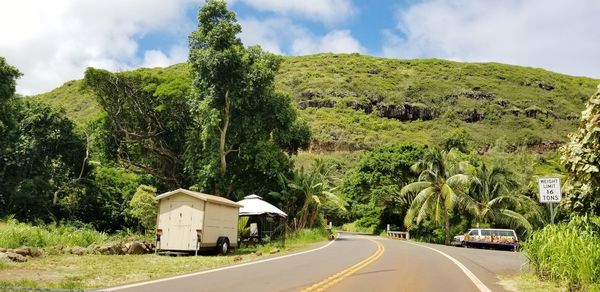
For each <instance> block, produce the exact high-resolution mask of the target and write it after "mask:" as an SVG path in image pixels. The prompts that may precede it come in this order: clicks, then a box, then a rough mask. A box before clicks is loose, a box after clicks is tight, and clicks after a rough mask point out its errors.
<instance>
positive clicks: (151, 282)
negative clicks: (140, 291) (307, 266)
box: [95, 238, 337, 291]
mask: <svg viewBox="0 0 600 292" xmlns="http://www.w3.org/2000/svg"><path fill="white" fill-rule="evenodd" d="M336 239H337V238H336ZM334 242H335V240H332V241H331V242H329V243H328V244H326V245H324V246H321V247H317V248H314V249H311V250H305V251H301V252H297V253H292V254H287V255H282V256H278V257H273V258H268V259H264V260H259V261H251V262H247V263H243V264H239V265H233V266H227V267H222V268H216V269H212V270H206V271H201V272H196V273H190V274H185V275H179V276H174V277H169V278H162V279H156V280H150V281H145V282H139V283H133V284H128V285H123V286H117V287H112V288H100V289H98V290H95V291H118V290H121V289H128V288H133V287H139V286H145V285H150V284H155V283H160V282H166V281H171V280H176V279H182V278H187V277H194V276H198V275H204V274H209V273H214V272H219V271H224V270H230V269H236V268H241V267H246V266H250V265H255V264H260V263H265V262H270V261H276V260H281V259H285V258H289V257H293V256H297V255H301V254H307V253H310V252H314V251H317V250H320V249H324V248H326V247H328V246H330V245H331V244H333V243H334Z"/></svg>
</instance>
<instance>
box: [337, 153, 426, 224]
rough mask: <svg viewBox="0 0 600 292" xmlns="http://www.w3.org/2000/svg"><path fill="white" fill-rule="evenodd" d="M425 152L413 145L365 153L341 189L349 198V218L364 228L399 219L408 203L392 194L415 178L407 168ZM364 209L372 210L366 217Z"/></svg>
mask: <svg viewBox="0 0 600 292" xmlns="http://www.w3.org/2000/svg"><path fill="white" fill-rule="evenodd" d="M424 153H425V151H424V148H423V146H421V145H416V144H412V143H404V144H398V145H393V146H384V147H379V148H375V149H373V150H371V151H369V152H366V153H365V154H364V155H363V157H362V158H361V159H360V161H359V162H358V164H357V165H356V166H355V167H354V168H353V169H352V170H351V171H350V172H349V174H348V175H347V176H346V178H345V180H344V183H343V186H342V193H343V194H344V195H345V196H346V197H347V198H348V204H349V208H350V210H351V216H352V217H351V219H352V220H356V219H358V220H359V221H358V223H359V224H360V225H361V226H363V227H372V225H373V224H375V225H376V226H374V227H382V226H385V224H386V223H392V224H393V223H394V222H398V221H399V220H401V218H403V217H404V215H405V210H406V209H407V207H408V204H407V202H405V201H400V202H399V201H397V200H396V196H394V194H396V193H398V192H399V191H400V189H401V188H402V187H403V186H404V185H406V184H407V183H409V182H410V181H413V180H415V179H416V178H417V175H416V174H414V173H413V172H412V171H411V170H410V167H411V166H412V165H413V164H415V163H417V162H418V161H419V159H420V157H422V156H423V154H424ZM366 210H374V211H373V212H368V214H370V215H367V214H366ZM373 216H375V217H373ZM367 217H369V218H367ZM371 217H373V218H371Z"/></svg>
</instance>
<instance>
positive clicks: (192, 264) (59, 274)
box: [0, 229, 327, 289]
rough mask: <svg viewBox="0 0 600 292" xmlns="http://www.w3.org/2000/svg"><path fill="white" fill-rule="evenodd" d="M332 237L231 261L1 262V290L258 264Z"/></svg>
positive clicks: (301, 240) (267, 248)
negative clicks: (257, 262) (259, 261)
mask: <svg viewBox="0 0 600 292" xmlns="http://www.w3.org/2000/svg"><path fill="white" fill-rule="evenodd" d="M326 236H327V231H326V230H324V229H314V230H301V231H299V232H297V233H292V234H290V235H289V237H288V239H287V240H286V246H285V247H280V246H278V243H277V242H275V243H270V244H267V245H264V246H258V247H256V248H254V247H252V248H250V247H244V248H240V249H238V250H236V251H234V252H233V253H231V254H229V255H227V256H215V255H203V256H198V257H194V256H189V257H169V256H159V255H154V254H147V255H121V256H119V255H85V256H76V255H43V256H41V257H39V258H31V259H30V260H29V261H28V262H26V263H2V262H0V286H13V287H29V288H61V289H92V288H99V287H109V286H115V285H120V284H125V283H130V282H136V281H144V280H150V279H155V278H160V277H166V276H173V275H177V274H185V273H190V272H197V271H202V270H207V269H213V268H217V267H222V266H227V265H232V264H235V263H241V262H248V261H252V260H258V259H261V258H264V257H266V256H269V255H270V252H271V251H272V250H273V249H278V250H279V251H278V252H277V253H278V254H280V253H289V252H293V251H297V250H300V249H304V248H307V247H308V246H309V245H310V244H311V243H314V242H318V241H323V240H325V239H326ZM256 251H261V252H262V254H263V255H261V256H259V255H257V254H256V253H255V252H256ZM236 257H241V260H239V261H236V260H235V258H236Z"/></svg>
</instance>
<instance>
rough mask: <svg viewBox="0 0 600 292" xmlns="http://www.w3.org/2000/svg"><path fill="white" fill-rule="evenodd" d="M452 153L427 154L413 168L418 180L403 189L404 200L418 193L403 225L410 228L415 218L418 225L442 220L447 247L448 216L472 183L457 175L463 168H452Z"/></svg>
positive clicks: (435, 150) (448, 239) (401, 192)
mask: <svg viewBox="0 0 600 292" xmlns="http://www.w3.org/2000/svg"><path fill="white" fill-rule="evenodd" d="M451 153H452V152H451ZM451 153H450V154H451ZM450 154H449V153H447V152H445V151H442V150H439V149H437V148H434V149H432V150H430V151H428V152H427V153H426V154H425V156H424V157H423V159H422V160H421V161H419V162H417V163H416V164H414V165H413V166H412V167H411V169H412V170H413V171H415V172H420V175H419V179H418V181H417V182H414V183H411V184H408V185H406V186H405V187H403V188H402V189H401V190H400V196H401V197H404V196H407V195H408V194H415V193H416V196H415V197H414V198H413V200H412V202H411V204H410V207H409V209H408V212H407V213H406V217H405V218H404V225H405V226H406V227H410V225H411V224H412V222H413V220H414V219H415V217H416V221H417V223H420V222H421V221H422V220H423V219H424V218H426V217H427V216H429V217H431V219H432V220H433V221H434V222H435V223H437V224H440V223H441V222H442V220H443V223H444V231H445V233H446V238H445V243H446V244H450V218H449V217H450V216H449V213H450V211H451V210H453V209H454V207H455V205H456V203H457V202H459V201H462V198H463V197H464V196H465V188H466V186H467V184H468V182H469V180H470V178H469V176H468V175H465V174H461V173H457V170H458V169H457V168H460V167H452V166H453V165H452V163H451V155H450Z"/></svg>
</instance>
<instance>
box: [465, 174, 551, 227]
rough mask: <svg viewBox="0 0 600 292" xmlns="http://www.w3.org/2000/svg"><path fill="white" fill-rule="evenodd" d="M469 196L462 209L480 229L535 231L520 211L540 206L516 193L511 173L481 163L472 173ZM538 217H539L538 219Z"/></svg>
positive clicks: (515, 183) (531, 209) (532, 209)
mask: <svg viewBox="0 0 600 292" xmlns="http://www.w3.org/2000/svg"><path fill="white" fill-rule="evenodd" d="M472 178H473V179H472V183H471V185H470V187H469V189H468V192H467V194H468V196H464V197H462V199H463V201H462V202H461V205H462V207H463V208H464V209H465V210H466V211H467V212H468V213H469V214H471V215H472V216H473V217H474V219H475V221H476V223H477V227H479V225H480V224H481V223H496V224H506V225H510V226H515V227H523V228H525V229H527V230H529V231H530V230H532V226H531V223H530V222H529V220H528V219H527V218H526V216H525V215H524V214H521V213H519V211H520V210H529V211H534V212H533V214H537V213H538V212H535V211H536V210H537V209H538V205H537V203H536V202H535V201H533V200H532V199H531V198H530V197H528V196H526V195H523V194H520V193H518V192H516V191H515V190H516V188H517V186H518V184H517V182H516V181H515V179H514V174H513V173H512V172H511V171H509V170H508V169H505V168H502V167H497V166H492V167H489V168H488V167H487V165H486V164H485V163H482V164H481V165H480V166H479V167H477V168H476V169H475V171H474V173H473V177H472ZM538 217H539V216H538Z"/></svg>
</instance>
